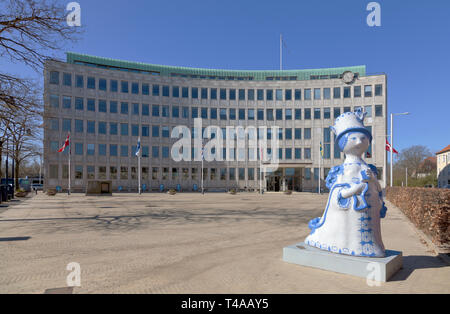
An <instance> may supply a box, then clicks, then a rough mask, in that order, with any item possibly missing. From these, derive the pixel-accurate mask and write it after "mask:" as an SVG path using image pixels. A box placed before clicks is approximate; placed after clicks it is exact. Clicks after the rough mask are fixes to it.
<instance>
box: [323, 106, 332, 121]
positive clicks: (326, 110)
mask: <svg viewBox="0 0 450 314" xmlns="http://www.w3.org/2000/svg"><path fill="white" fill-rule="evenodd" d="M323 118H324V119H330V118H331V109H330V108H323Z"/></svg>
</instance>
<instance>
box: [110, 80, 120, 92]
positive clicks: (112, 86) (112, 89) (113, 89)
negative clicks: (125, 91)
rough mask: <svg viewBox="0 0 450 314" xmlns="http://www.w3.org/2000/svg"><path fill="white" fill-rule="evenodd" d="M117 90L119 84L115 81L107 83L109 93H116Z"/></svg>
mask: <svg viewBox="0 0 450 314" xmlns="http://www.w3.org/2000/svg"><path fill="white" fill-rule="evenodd" d="M118 90H119V83H118V82H117V81H116V80H111V81H109V91H110V92H114V93H117V92H118Z"/></svg>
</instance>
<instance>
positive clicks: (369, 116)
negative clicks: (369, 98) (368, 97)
mask: <svg viewBox="0 0 450 314" xmlns="http://www.w3.org/2000/svg"><path fill="white" fill-rule="evenodd" d="M364 111H365V112H366V113H367V115H366V117H367V118H372V106H364Z"/></svg>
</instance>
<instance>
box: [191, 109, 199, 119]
mask: <svg viewBox="0 0 450 314" xmlns="http://www.w3.org/2000/svg"><path fill="white" fill-rule="evenodd" d="M191 118H192V119H196V118H198V108H197V107H192V108H191Z"/></svg>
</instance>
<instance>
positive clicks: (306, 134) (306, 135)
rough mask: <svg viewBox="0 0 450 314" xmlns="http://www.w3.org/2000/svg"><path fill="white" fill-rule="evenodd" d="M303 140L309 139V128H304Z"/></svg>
mask: <svg viewBox="0 0 450 314" xmlns="http://www.w3.org/2000/svg"><path fill="white" fill-rule="evenodd" d="M304 136H305V140H310V139H311V128H305V134H304Z"/></svg>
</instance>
